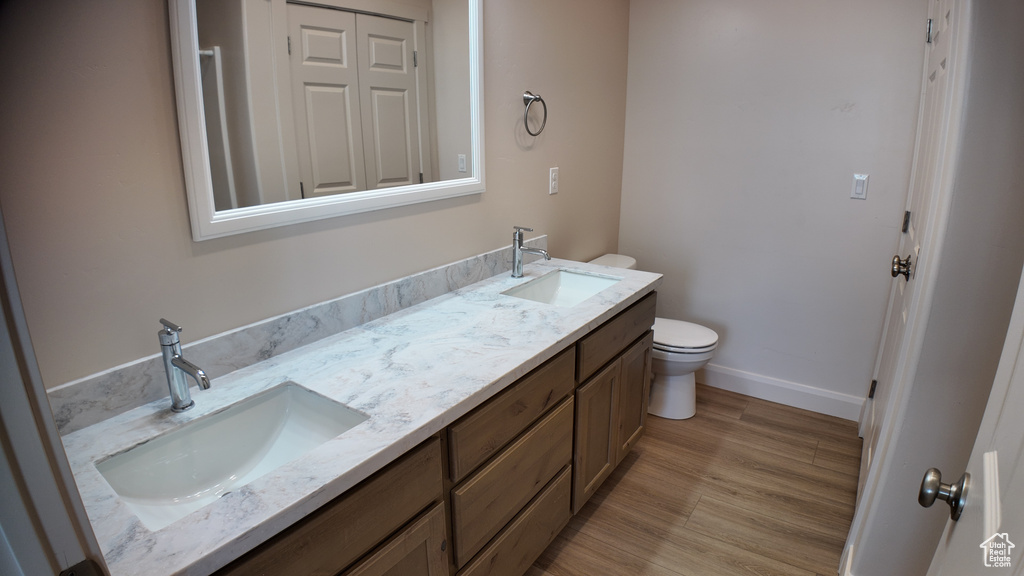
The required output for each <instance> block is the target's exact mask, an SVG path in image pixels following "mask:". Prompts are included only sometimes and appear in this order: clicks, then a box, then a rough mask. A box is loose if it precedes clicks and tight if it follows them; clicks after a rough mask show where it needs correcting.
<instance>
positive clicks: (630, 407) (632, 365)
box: [615, 330, 654, 465]
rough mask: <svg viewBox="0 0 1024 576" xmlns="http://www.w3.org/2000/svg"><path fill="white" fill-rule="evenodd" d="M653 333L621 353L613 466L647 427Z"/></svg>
mask: <svg viewBox="0 0 1024 576" xmlns="http://www.w3.org/2000/svg"><path fill="white" fill-rule="evenodd" d="M653 345H654V332H652V331H650V330H648V331H647V334H646V335H645V336H644V337H643V338H641V339H640V340H639V341H637V342H636V343H634V344H633V345H632V346H631V347H630V348H629V350H627V351H625V352H623V353H622V364H621V366H622V375H621V378H620V381H619V417H618V426H617V428H618V430H617V432H616V438H617V440H616V454H615V464H616V465H618V464H619V462H622V459H623V458H625V457H626V454H628V453H629V451H630V450H632V449H633V446H636V443H637V442H638V441H639V440H640V437H641V436H643V434H644V429H645V428H644V425H645V424H646V423H647V404H648V402H649V400H650V396H651V347H652V346H653Z"/></svg>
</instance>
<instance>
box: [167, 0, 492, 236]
mask: <svg viewBox="0 0 1024 576" xmlns="http://www.w3.org/2000/svg"><path fill="white" fill-rule="evenodd" d="M467 1H468V2H469V40H470V42H469V68H470V70H469V86H470V99H469V100H470V107H469V108H470V110H469V113H470V125H471V134H470V157H471V166H472V172H471V174H472V175H473V176H472V177H470V178H461V179H457V180H445V181H442V182H428V183H425V184H416V185H412V186H401V187H397V188H382V189H379V190H367V191H363V192H350V193H347V194H338V195H334V196H326V197H322V198H306V199H302V200H291V201H287V202H276V203H273V204H264V205H261V206H251V207H246V208H236V209H232V210H221V211H217V210H216V209H215V207H214V203H213V202H214V201H213V181H212V179H211V174H210V151H209V145H208V143H207V139H206V117H205V111H204V110H203V99H202V82H201V80H200V69H199V40H198V38H199V36H198V26H197V18H196V6H195V2H194V0H170V1H169V3H168V6H169V10H170V31H171V56H172V59H173V65H174V90H175V95H176V100H177V102H178V132H179V133H180V135H181V160H182V164H183V167H184V171H185V188H186V190H187V193H188V211H189V218H190V219H191V221H192V239H193V240H195V241H197V242H198V241H201V240H209V239H211V238H218V237H221V236H228V235H231V234H240V233H243V232H252V231H254V230H263V229H265V228H273V227H276V226H284V225H287V224H297V223H299V222H309V221H312V220H320V219H323V218H333V217H335V216H343V215H346V214H357V213H359V212H368V211H371V210H381V209H384V208H392V207H395V206H405V205H408V204H416V203H420V202H429V201H431V200H440V199H443V198H454V197H456V196H465V195H469V194H480V193H482V192H483V191H484V147H483V141H484V140H483V139H484V134H483V132H484V129H483V35H482V31H483V20H482V18H483V10H482V6H481V4H482V0H467Z"/></svg>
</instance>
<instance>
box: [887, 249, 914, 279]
mask: <svg viewBox="0 0 1024 576" xmlns="http://www.w3.org/2000/svg"><path fill="white" fill-rule="evenodd" d="M910 256H911V255H910V254H907V258H906V260H900V257H899V254H897V255H896V256H893V257H892V277H893V278H895V277H897V276H899V275H900V274H903V276H904V277H905V278H906V279H907V281H908V282H909V281H910V269H911V266H912V264H911V262H910Z"/></svg>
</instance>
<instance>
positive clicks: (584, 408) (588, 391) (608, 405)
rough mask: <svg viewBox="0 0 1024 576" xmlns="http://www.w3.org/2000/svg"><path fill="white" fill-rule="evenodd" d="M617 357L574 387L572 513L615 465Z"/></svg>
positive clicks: (618, 382)
mask: <svg viewBox="0 0 1024 576" xmlns="http://www.w3.org/2000/svg"><path fill="white" fill-rule="evenodd" d="M621 366H622V360H621V358H620V359H618V360H616V361H615V362H612V363H611V364H609V365H608V366H606V367H605V369H604V370H601V371H600V372H598V373H597V375H595V376H594V377H593V378H591V379H590V381H589V382H587V383H586V384H584V385H583V386H580V387H579V389H577V390H576V454H575V457H574V462H573V473H574V474H575V478H574V479H573V494H572V512H573V514H576V513H578V512H579V511H580V509H581V508H583V505H584V504H586V503H587V500H589V499H590V497H591V496H593V495H594V492H596V491H597V489H598V487H599V486H601V483H602V482H604V480H605V478H607V477H608V475H609V474H611V473H612V470H613V469H614V468H615V464H616V456H617V455H618V450H617V448H618V439H617V436H618V424H617V423H618V405H619V384H620V371H621Z"/></svg>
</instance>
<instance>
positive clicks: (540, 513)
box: [458, 466, 572, 576]
mask: <svg viewBox="0 0 1024 576" xmlns="http://www.w3.org/2000/svg"><path fill="white" fill-rule="evenodd" d="M571 495H572V469H571V468H570V467H568V466H566V467H565V469H564V470H562V472H561V473H559V474H558V476H555V479H554V480H552V481H551V482H550V483H549V484H548V485H547V486H546V487H545V488H544V490H542V491H541V493H540V494H538V495H537V497H536V498H534V499H533V501H532V502H530V504H529V505H528V506H527V507H526V508H524V509H523V511H522V512H520V513H519V515H518V516H516V517H515V519H513V520H512V522H509V525H508V527H507V528H506V529H505V530H504V531H502V532H501V534H499V535H498V536H497V537H495V538H494V540H493V541H491V542H490V543H489V544H488V545H487V546H486V547H485V548H484V549H483V550H482V551H481V552H480V553H479V554H477V555H476V557H475V558H473V561H472V562H471V563H470V564H469V565H468V566H466V568H465V569H464V570H463V571H462V572H460V573H459V575H458V576H520V575H521V574H522V573H523V571H524V570H526V569H527V568H529V567H530V564H532V563H533V561H534V560H536V559H537V557H538V556H540V554H541V552H543V551H544V549H545V548H547V547H548V545H549V544H550V543H551V541H552V540H554V539H555V537H556V536H557V535H558V533H559V532H561V531H562V529H563V528H565V524H566V523H567V522H568V521H569V518H570V517H571V516H572V509H571V506H570V504H571V500H572V498H571Z"/></svg>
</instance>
